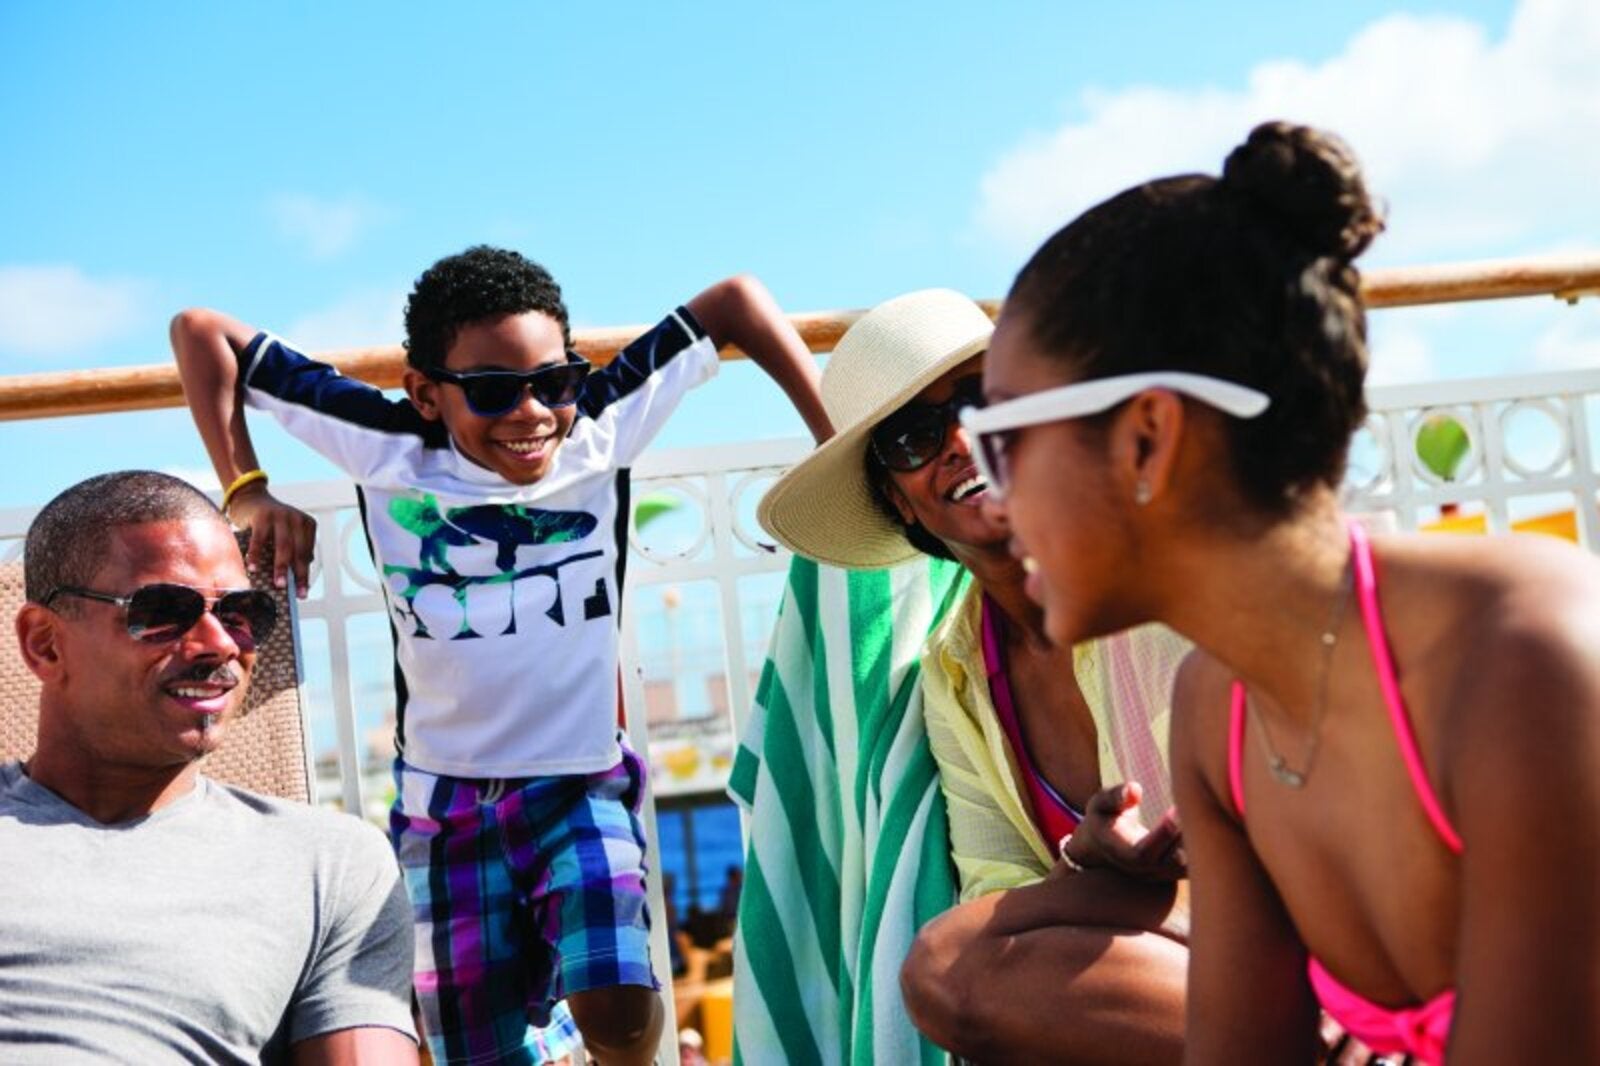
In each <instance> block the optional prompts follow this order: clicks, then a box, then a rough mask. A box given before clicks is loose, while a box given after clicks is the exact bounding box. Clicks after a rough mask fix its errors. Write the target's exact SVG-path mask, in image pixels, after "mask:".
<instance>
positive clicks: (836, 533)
mask: <svg viewBox="0 0 1600 1066" xmlns="http://www.w3.org/2000/svg"><path fill="white" fill-rule="evenodd" d="M993 332H994V326H993V324H992V323H990V321H989V316H988V315H986V314H984V312H983V309H982V308H981V307H979V306H978V305H977V304H976V303H974V302H973V301H971V300H970V299H968V298H967V297H965V296H963V295H961V294H960V293H958V292H953V291H951V290H950V289H924V290H923V291H921V292H912V293H907V294H906V295H904V296H897V297H895V298H894V299H892V300H888V301H886V302H884V303H881V304H879V305H878V306H877V307H874V308H873V309H872V310H871V311H869V312H868V313H867V314H865V315H863V316H862V317H861V319H860V320H859V321H857V322H856V324H855V325H853V326H851V327H850V329H849V330H848V331H847V332H846V333H845V335H844V336H843V337H841V338H840V339H839V343H838V345H837V346H836V347H835V348H834V349H833V354H832V355H831V356H830V357H829V358H828V366H827V369H826V370H824V371H823V373H822V406H823V408H824V409H825V410H826V411H827V412H828V419H829V421H831V422H832V423H833V425H834V427H835V428H836V429H837V431H838V432H837V433H836V434H835V436H833V437H832V438H830V439H829V440H828V441H827V442H826V443H824V444H823V445H821V446H820V447H819V448H817V450H816V451H814V452H812V453H811V454H810V455H808V456H806V457H805V458H804V459H802V460H801V461H800V462H798V463H796V464H795V465H794V466H793V467H792V468H791V469H790V470H789V472H788V473H786V474H784V475H783V477H781V478H779V479H778V480H777V481H776V482H775V483H774V484H773V486H772V488H770V489H768V490H767V494H766V495H765V496H764V497H762V499H761V505H760V507H758V508H757V510H756V518H757V520H759V521H760V523H761V528H762V529H765V530H766V531H767V532H768V533H770V534H771V535H772V536H773V537H774V538H775V539H776V540H777V541H778V543H780V544H782V545H783V546H784V547H786V548H788V549H789V550H791V551H793V552H795V553H797V554H799V555H804V556H806V557H807V558H811V559H815V560H817V561H818V562H821V563H829V564H831V565H833V566H843V567H849V568H851V569H856V570H862V569H872V568H876V567H881V566H892V565H893V564H895V563H900V562H904V561H905V560H907V559H910V558H912V557H914V556H916V555H917V554H918V552H917V549H915V548H913V547H912V546H911V542H910V541H908V540H906V537H905V531H904V527H903V526H901V525H900V523H898V522H895V521H892V520H891V519H890V518H889V517H888V516H887V515H886V514H884V512H883V511H882V510H881V509H880V508H879V507H878V505H877V504H876V503H875V502H874V501H873V498H872V489H871V488H870V486H868V484H867V467H866V451H867V446H868V443H867V434H868V433H869V432H870V431H871V430H872V427H874V426H876V425H877V424H878V423H879V422H881V421H882V420H883V419H884V418H886V417H887V416H889V415H890V414H893V413H894V412H895V411H896V410H898V409H899V408H900V407H902V406H903V405H904V404H905V403H906V401H907V400H910V399H911V398H912V397H914V396H915V395H916V394H917V393H919V392H921V391H922V390H923V389H925V388H927V387H928V386H929V385H930V384H932V383H933V382H935V381H937V380H938V379H939V378H940V377H941V376H943V375H944V374H945V373H946V372H947V371H949V370H950V369H951V368H953V367H957V366H960V365H961V364H962V363H964V362H966V361H967V360H968V359H971V358H972V357H973V356H974V355H977V354H978V353H979V352H982V351H985V350H986V349H987V348H988V347H989V335H990V334H991V333H993Z"/></svg>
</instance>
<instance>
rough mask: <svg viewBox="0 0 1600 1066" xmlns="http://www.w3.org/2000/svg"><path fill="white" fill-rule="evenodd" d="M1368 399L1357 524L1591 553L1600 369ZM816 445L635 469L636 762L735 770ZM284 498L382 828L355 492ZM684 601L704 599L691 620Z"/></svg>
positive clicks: (319, 638)
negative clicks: (764, 528)
mask: <svg viewBox="0 0 1600 1066" xmlns="http://www.w3.org/2000/svg"><path fill="white" fill-rule="evenodd" d="M1368 399H1369V404H1370V407H1371V409H1372V414H1371V417H1370V418H1369V420H1368V422H1367V425H1366V427H1365V429H1364V430H1363V431H1362V432H1361V433H1360V434H1358V436H1357V440H1356V442H1355V445H1354V446H1353V448H1352V455H1351V471H1350V477H1349V481H1348V499H1347V503H1348V506H1349V507H1350V508H1351V509H1352V510H1357V511H1369V512H1384V513H1387V514H1389V515H1391V516H1392V520H1393V522H1394V524H1395V525H1397V526H1398V527H1400V528H1404V529H1414V528H1419V527H1422V526H1427V525H1429V524H1432V523H1435V522H1436V521H1437V519H1438V518H1439V516H1440V510H1441V507H1442V508H1444V510H1445V511H1446V513H1449V512H1451V511H1456V510H1459V511H1460V512H1461V513H1462V514H1464V515H1466V516H1467V517H1468V519H1471V517H1472V516H1474V515H1481V516H1482V517H1481V519H1480V520H1479V522H1480V524H1481V525H1483V526H1484V527H1486V528H1487V529H1488V530H1491V531H1494V532H1504V531H1507V530H1509V529H1511V528H1512V527H1513V526H1514V525H1516V524H1518V523H1525V522H1528V521H1529V520H1532V519H1539V518H1548V517H1550V516H1555V517H1556V518H1557V520H1558V521H1557V523H1556V525H1557V526H1560V525H1561V524H1562V523H1566V524H1567V526H1568V527H1570V531H1571V535H1573V536H1574V537H1575V539H1577V540H1578V541H1579V543H1581V544H1583V545H1585V546H1587V547H1589V548H1591V549H1594V550H1600V512H1597V510H1596V506H1595V501H1596V496H1597V493H1600V478H1597V475H1596V468H1597V465H1600V463H1597V457H1596V454H1595V445H1596V439H1595V434H1594V433H1593V432H1592V431H1591V428H1590V427H1591V423H1592V421H1593V420H1594V418H1595V417H1596V416H1597V415H1600V369H1595V370H1583V371H1572V372H1564V373H1559V374H1540V375H1530V376H1523V377H1512V378H1489V379H1478V380H1466V381H1452V382H1435V383H1428V384H1422V385H1405V386H1391V387H1384V388H1374V389H1372V390H1370V392H1369V397H1368ZM1441 417H1446V418H1450V419H1453V420H1455V421H1456V423H1457V424H1458V426H1459V427H1460V431H1461V433H1462V435H1463V438H1464V440H1465V442H1466V443H1465V444H1464V446H1463V447H1462V448H1461V453H1462V454H1461V457H1460V460H1459V462H1458V463H1457V465H1456V469H1455V470H1454V472H1453V477H1452V478H1450V479H1446V478H1445V477H1442V476H1441V475H1440V473H1438V472H1437V471H1435V470H1434V469H1431V468H1430V467H1429V466H1428V465H1427V464H1426V463H1425V462H1424V461H1423V460H1422V459H1421V458H1420V457H1419V452H1418V441H1419V438H1420V437H1421V436H1422V435H1423V434H1424V433H1425V432H1427V427H1429V426H1430V425H1434V424H1435V423H1436V422H1437V419H1439V418H1441ZM808 447H809V442H807V441H804V440H801V439H791V440H782V441H760V442H753V443H744V444H738V445H728V446H720V447H710V448H697V449H687V450H681V451H668V452H659V453H655V454H652V455H648V456H646V457H645V458H644V459H643V460H641V462H640V463H639V464H638V465H637V466H636V467H635V469H634V477H633V502H634V505H635V508H636V509H637V507H638V505H639V503H640V501H644V500H649V501H652V505H654V504H658V503H659V500H660V497H661V496H662V495H663V494H666V495H669V496H670V497H672V498H673V499H674V500H675V501H676V504H677V506H676V507H675V508H673V509H671V510H670V518H669V519H668V520H665V521H662V522H658V523H652V524H650V525H649V526H647V527H646V528H645V529H644V530H643V531H641V530H638V529H635V530H634V531H633V533H632V535H631V538H630V540H631V544H630V549H631V550H630V554H629V562H628V568H627V581H626V590H625V594H624V601H623V603H624V606H623V615H622V624H623V628H622V641H621V656H622V667H623V670H622V689H623V696H624V701H625V705H626V706H627V708H628V721H629V725H630V730H631V734H632V737H633V740H634V742H635V744H636V745H637V746H638V749H639V750H640V751H641V752H646V751H649V750H650V748H651V732H652V719H653V724H654V727H655V732H656V734H657V737H656V740H657V746H658V748H660V747H661V746H662V745H663V744H665V745H666V746H667V747H668V748H669V750H668V752H667V754H668V755H670V754H671V752H670V745H671V737H672V736H674V735H677V736H681V737H684V738H686V739H685V740H684V741H683V743H684V744H686V745H688V744H692V745H693V746H695V747H697V748H699V749H702V750H705V749H712V750H716V751H726V752H727V753H728V754H730V755H731V751H732V746H733V743H734V738H736V737H737V736H738V735H739V734H740V732H741V731H742V729H743V727H744V723H745V720H746V717H747V713H748V708H749V707H750V706H751V703H752V700H753V698H754V682H755V679H756V677H757V676H758V670H759V667H760V665H761V661H762V650H763V646H764V639H765V622H766V620H767V619H768V618H770V615H771V612H772V610H773V609H774V608H775V607H776V601H777V596H778V594H779V592H780V591H781V580H782V578H781V575H782V573H783V572H784V571H785V569H786V567H787V557H786V555H785V553H784V552H782V551H781V550H778V549H776V548H775V547H774V546H773V545H771V544H770V543H769V542H768V541H767V540H766V538H765V536H764V534H763V533H762V532H761V531H760V530H759V528H758V527H757V526H756V524H755V521H754V510H755V503H756V501H757V500H758V499H759V497H760V495H761V492H762V491H763V490H764V489H765V487H766V485H767V484H769V483H770V482H771V480H772V479H773V478H775V477H776V476H777V475H778V474H779V473H781V472H782V470H783V469H784V468H786V467H787V466H788V465H789V464H790V463H792V462H793V461H794V460H795V459H797V458H799V457H800V456H802V455H804V454H805V452H806V451H807V449H808ZM282 494H283V496H284V497H285V498H287V499H288V500H289V501H291V502H293V503H294V504H295V505H296V506H298V507H301V508H303V509H305V510H307V511H309V512H311V513H312V514H313V515H315V516H316V518H317V519H318V523H319V525H318V532H317V557H318V560H319V562H318V565H317V567H316V568H315V570H314V572H313V580H312V588H311V591H310V595H309V596H308V597H307V598H306V599H305V600H303V601H301V603H300V604H299V615H300V625H301V629H302V647H303V649H304V654H305V662H306V667H307V673H308V679H309V681H310V683H311V684H310V687H309V694H310V702H311V706H310V708H309V715H308V717H309V724H310V727H311V732H312V736H313V739H314V740H318V739H319V738H320V740H322V741H324V743H321V744H319V747H318V750H317V752H316V754H317V756H318V765H319V767H321V768H322V769H323V777H324V781H323V783H322V786H321V787H320V788H319V792H318V798H319V800H320V801H322V802H325V803H328V802H332V803H335V804H337V805H339V806H342V807H343V808H345V809H347V810H351V811H363V812H366V813H367V814H369V816H371V815H376V814H377V813H378V812H379V810H380V809H381V807H382V806H385V805H386V802H387V799H386V796H385V795H382V794H380V793H381V792H382V791H383V790H385V789H386V788H387V784H386V782H387V776H388V772H389V756H388V754H387V752H388V750H389V749H388V738H389V736H390V733H391V730H392V720H391V719H390V715H392V711H393V702H392V701H393V693H392V684H391V678H392V672H393V660H392V657H391V649H390V646H389V639H388V620H387V614H386V608H385V604H384V600H383V595H382V592H381V589H380V588H379V585H378V580H377V577H376V575H375V574H374V572H373V569H372V566H371V562H370V559H369V556H368V553H367V548H366V545H365V537H364V534H363V532H362V529H361V523H360V517H359V515H358V514H357V512H356V503H355V493H354V491H353V489H352V488H351V486H350V485H349V484H348V483H345V482H319V483H314V484H300V485H291V486H287V487H285V488H283V489H282ZM35 510H36V509H35V508H31V507H30V508H10V509H0V557H8V556H14V555H17V554H18V553H20V550H21V544H20V538H21V536H22V535H23V533H24V532H25V531H26V528H27V523H28V522H29V521H30V520H31V518H32V516H33V513H34V511H35ZM1457 521H1458V522H1460V521H1461V519H1460V518H1459V516H1458V518H1457ZM685 589H698V590H699V593H700V594H699V595H693V596H689V597H688V598H689V601H690V602H688V603H687V604H685V603H684V602H683V600H684V595H685V594H684V591H683V590H685ZM664 649H670V651H671V652H672V654H670V655H668V654H666V650H664ZM684 692H688V693H689V697H688V698H687V699H685V698H683V697H682V693H684ZM697 698H698V700H699V703H698V705H696V699H697ZM330 739H331V744H330V743H326V741H328V740H330ZM656 756H657V758H656V759H655V760H654V761H655V763H656V770H657V772H658V777H657V791H658V792H660V793H661V794H663V795H671V794H674V793H683V792H714V791H720V789H721V788H722V787H723V785H724V784H725V781H726V766H725V760H723V759H722V758H720V757H718V758H712V759H705V758H701V759H699V760H698V762H697V763H696V765H693V766H687V767H686V766H684V765H681V764H675V763H674V762H673V760H672V759H671V758H667V759H666V761H665V765H663V759H662V752H661V751H660V750H658V751H657V752H656ZM686 761H689V760H686ZM334 764H336V767H337V774H336V775H334V774H332V773H331V771H332V769H333V767H334Z"/></svg>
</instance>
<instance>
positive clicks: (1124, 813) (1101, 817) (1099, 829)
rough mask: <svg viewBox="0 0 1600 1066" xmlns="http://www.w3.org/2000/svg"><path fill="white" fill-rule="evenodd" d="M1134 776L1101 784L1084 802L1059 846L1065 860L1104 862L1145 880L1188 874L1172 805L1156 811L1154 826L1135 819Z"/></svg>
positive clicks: (1137, 790)
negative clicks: (1157, 818) (1163, 811)
mask: <svg viewBox="0 0 1600 1066" xmlns="http://www.w3.org/2000/svg"><path fill="white" fill-rule="evenodd" d="M1141 794H1142V790H1141V789H1140V787H1139V783H1138V782H1137V781H1129V782H1127V783H1125V784H1121V785H1113V786H1111V787H1110V788H1105V789H1101V790H1100V791H1099V792H1096V793H1095V794H1094V795H1093V796H1091V797H1090V798H1089V802H1088V803H1087V804H1085V805H1084V809H1083V821H1082V822H1080V823H1079V825H1078V828H1077V829H1076V830H1074V831H1073V833H1072V835H1071V836H1069V837H1067V838H1066V839H1065V840H1064V841H1063V843H1062V847H1061V854H1062V857H1063V858H1064V859H1065V861H1066V862H1067V864H1068V865H1071V866H1077V867H1080V868H1084V869H1087V868H1090V867H1095V866H1108V867H1110V868H1112V869H1114V870H1117V871H1118V872H1120V873H1124V874H1127V875H1128V876H1129V877H1135V878H1139V879H1141V880H1145V881H1177V880H1180V879H1182V878H1184V877H1187V876H1188V873H1189V865H1188V862H1187V860H1186V858H1185V856H1184V853H1183V830H1182V829H1181V828H1179V826H1178V814H1177V811H1176V810H1169V811H1167V813H1166V814H1164V815H1162V816H1161V820H1160V821H1159V822H1157V823H1156V826H1155V828H1154V829H1146V828H1145V827H1144V825H1143V823H1141V822H1140V821H1139V812H1138V807H1139V797H1140V795H1141Z"/></svg>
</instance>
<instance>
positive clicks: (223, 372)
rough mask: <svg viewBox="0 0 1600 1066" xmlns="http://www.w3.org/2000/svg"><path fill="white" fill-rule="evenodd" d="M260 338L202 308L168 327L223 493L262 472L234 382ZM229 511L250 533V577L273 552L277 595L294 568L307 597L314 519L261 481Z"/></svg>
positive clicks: (242, 491)
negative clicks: (241, 358) (244, 476)
mask: <svg viewBox="0 0 1600 1066" xmlns="http://www.w3.org/2000/svg"><path fill="white" fill-rule="evenodd" d="M257 332H258V331H257V330H256V329H254V328H252V327H250V326H247V325H245V324H244V323H243V322H240V321H239V320H238V319H236V318H233V317H231V316H229V315H225V314H223V313H222V312H220V311H210V310H206V309H204V308H190V309H189V310H187V311H180V312H179V313H178V314H177V315H176V316H175V317H174V318H173V320H172V328H171V338H172V353H173V355H174V357H176V359H177V361H178V377H179V378H180V379H181V380H182V382H183V395H184V399H185V400H187V401H188V404H189V413H190V414H192V415H193V416H194V424H195V426H196V427H197V428H198V429H199V430H200V439H201V440H202V441H204V442H205V446H206V454H208V455H209V456H210V457H211V465H212V467H213V468H214V469H215V470H216V472H217V478H218V480H220V481H221V482H222V484H223V486H224V487H226V486H229V485H232V484H233V483H234V482H235V481H236V480H237V479H238V478H239V477H240V475H242V474H245V473H248V472H249V471H252V470H257V469H259V464H258V463H257V461H256V452H255V446H254V445H253V444H252V443H251V441H250V429H249V427H248V426H246V425H245V418H244V397H243V383H242V382H241V381H240V380H239V353H240V352H242V351H243V350H244V349H245V347H246V346H248V345H249V343H250V341H251V340H253V339H254V338H255V336H256V333H257ZM226 510H227V512H228V517H229V518H230V519H231V520H232V521H233V523H234V524H235V525H236V526H239V527H240V528H244V529H249V530H250V551H249V556H248V558H247V559H246V560H245V561H246V564H247V565H248V566H249V568H250V570H251V571H254V570H255V568H256V566H257V564H258V563H259V562H260V561H261V559H262V556H263V553H265V552H266V550H267V547H268V545H269V544H270V545H271V546H272V547H273V549H274V550H273V554H272V579H273V584H275V585H277V586H279V587H280V588H281V587H282V586H283V584H284V576H285V575H286V574H287V573H288V571H289V570H290V569H291V568H292V569H293V570H294V577H295V586H296V588H297V590H298V592H299V594H300V596H302V597H304V596H305V595H306V592H307V590H308V589H309V588H310V587H311V582H310V566H311V556H312V553H313V552H314V551H315V548H316V535H317V521H316V519H314V518H312V517H311V516H310V515H308V514H306V513H305V512H303V511H299V510H297V509H295V508H293V507H290V506H289V505H288V504H286V503H282V502H281V501H279V500H277V499H276V498H274V497H273V495H272V494H271V493H270V492H269V491H267V483H266V481H265V480H264V479H263V480H259V481H253V482H250V483H248V484H246V485H243V486H241V487H240V488H239V489H237V490H236V491H235V493H234V495H233V498H232V499H231V500H229V501H228V505H227V508H226Z"/></svg>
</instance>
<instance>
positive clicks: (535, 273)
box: [405, 244, 572, 370]
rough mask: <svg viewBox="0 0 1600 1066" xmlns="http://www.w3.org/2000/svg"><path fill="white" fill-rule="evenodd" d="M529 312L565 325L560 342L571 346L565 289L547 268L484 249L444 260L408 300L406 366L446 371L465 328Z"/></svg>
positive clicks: (477, 247) (512, 254)
mask: <svg viewBox="0 0 1600 1066" xmlns="http://www.w3.org/2000/svg"><path fill="white" fill-rule="evenodd" d="M528 311H539V312H542V313H543V314H547V315H549V316H550V317H551V318H553V319H555V320H556V321H557V322H559V323H561V339H562V342H563V343H564V344H566V345H567V346H568V347H571V346H572V330H571V327H570V325H569V324H568V322H567V305H566V304H564V303H563V302H562V301H561V286H559V285H557V284H556V279H555V278H553V277H551V276H550V272H549V271H548V270H546V269H545V268H544V267H542V266H540V265H539V264H538V263H535V262H533V261H532V260H530V259H526V258H524V257H523V256H521V255H520V254H518V253H517V252H513V251H509V250H507V249H505V248H491V247H490V246H488V245H486V244H478V245H474V246H473V247H471V248H468V249H467V250H466V251H464V252H462V253H460V254H459V255H452V256H446V257H445V258H443V259H441V260H439V261H438V262H437V263H435V264H433V266H431V267H429V268H428V269H427V270H425V271H423V272H422V276H421V277H419V278H418V279H417V283H416V285H415V286H414V287H413V288H412V290H411V296H410V297H409V298H408V299H407V300H406V341H405V348H406V362H408V363H410V364H411V366H413V367H415V368H416V369H418V370H426V369H429V368H430V367H437V366H442V365H444V360H445V356H446V355H448V354H449V352H450V346H451V345H452V344H454V343H455V340H456V334H457V333H458V332H460V330H461V327H462V326H465V325H468V324H469V323H472V322H481V321H483V320H484V319H489V318H499V317H501V316H502V315H520V314H523V313H525V312H528Z"/></svg>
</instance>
